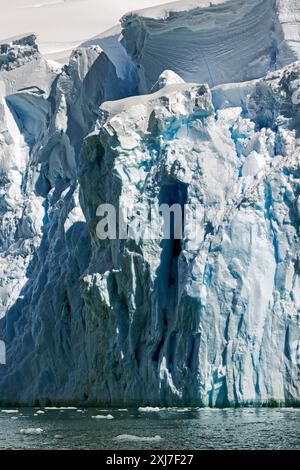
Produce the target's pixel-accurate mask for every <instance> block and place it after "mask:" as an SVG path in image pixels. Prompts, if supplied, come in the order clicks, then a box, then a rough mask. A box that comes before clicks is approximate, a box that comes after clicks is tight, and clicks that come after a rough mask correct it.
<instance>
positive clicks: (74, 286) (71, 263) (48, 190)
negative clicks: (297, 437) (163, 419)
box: [0, 0, 300, 407]
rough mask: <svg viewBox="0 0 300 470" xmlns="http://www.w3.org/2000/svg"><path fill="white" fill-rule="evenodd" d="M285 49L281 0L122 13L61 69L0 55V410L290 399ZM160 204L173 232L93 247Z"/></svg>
mask: <svg viewBox="0 0 300 470" xmlns="http://www.w3.org/2000/svg"><path fill="white" fill-rule="evenodd" d="M299 44H300V27H299V8H298V7H297V1H289V2H287V1H286V0H276V1H275V0H274V1H273V0H272V1H271V0H252V1H249V2H247V3H246V2H241V1H240V0H214V1H211V2H207V1H206V0H189V1H186V0H183V1H181V2H174V3H172V4H167V5H163V6H161V7H158V8H157V7H156V8H153V9H147V10H142V11H140V12H132V13H130V14H128V15H126V16H125V17H123V19H122V21H121V27H120V28H119V27H117V28H114V29H113V30H111V32H108V33H106V34H104V35H99V36H98V37H96V38H94V39H91V40H90V41H88V42H86V43H84V44H82V45H81V46H80V47H78V48H77V49H75V50H74V51H73V53H72V55H71V57H70V60H69V63H68V64H67V65H65V66H63V67H62V68H61V67H59V66H57V65H56V64H55V63H53V62H51V61H48V60H46V59H45V58H43V56H42V55H41V54H40V52H39V49H38V45H37V42H36V37H35V36H34V35H33V34H30V35H27V36H26V35H25V36H20V37H17V38H11V39H9V40H7V41H6V42H5V43H1V44H0V214H1V225H0V258H1V262H0V318H1V320H0V346H1V348H2V349H3V345H5V352H6V357H5V361H4V360H3V358H2V356H4V353H1V364H0V402H1V403H2V404H3V405H7V406H9V405H15V406H16V405H20V404H22V405H34V406H35V405H44V406H51V405H56V406H58V405H59V406H62V405H64V406H67V405H68V406H69V405H79V404H80V405H82V406H84V405H98V404H99V405H101V406H105V407H112V406H118V407H122V406H126V407H129V406H134V407H135V406H137V407H157V406H210V407H228V406H273V405H274V406H275V405H285V406H289V405H291V406H298V405H299V402H300V399H299V396H300V381H299V375H300V357H299V355H300V328H299V325H300V250H299V247H300V246H299V229H300V189H299V188H300V162H299V157H300V145H299V143H300V91H299V90H300V62H299V60H300V56H299V55H300V46H299ZM161 203H165V204H168V205H172V204H174V203H176V204H179V205H180V206H181V207H185V208H186V209H185V210H186V211H189V214H188V216H189V217H185V218H184V227H183V239H182V240H180V241H179V240H177V239H175V237H174V236H172V237H170V239H168V240H165V239H164V238H163V236H162V233H161V232H159V231H158V233H157V237H155V239H150V240H149V239H139V240H137V239H136V238H135V237H134V236H133V234H132V236H130V237H129V238H127V239H124V240H123V239H115V240H109V239H106V240H100V239H99V238H98V236H97V224H98V222H99V216H97V208H98V207H99V205H100V204H112V205H113V206H114V207H116V208H119V207H122V206H123V205H124V204H130V205H131V206H132V207H134V208H135V210H136V211H137V212H140V213H141V214H148V213H150V212H151V210H153V209H154V210H157V208H158V207H159V205H160V204H161ZM196 212H197V213H196ZM185 215H187V214H185ZM196 216H197V227H196V231H197V235H198V236H197V239H196V240H195V239H194V237H193V231H194V230H195V227H194V225H193V224H191V220H194V219H195V218H196ZM145 217H146V216H145ZM2 362H3V364H2ZM4 362H5V363H4Z"/></svg>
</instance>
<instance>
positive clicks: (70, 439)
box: [0, 408, 300, 450]
mask: <svg viewBox="0 0 300 470" xmlns="http://www.w3.org/2000/svg"><path fill="white" fill-rule="evenodd" d="M36 411H37V410H36V409H34V408H23V409H19V417H18V419H12V418H11V417H10V416H9V415H7V414H4V413H1V412H0V449H51V448H52V449H53V448H56V449H108V450H114V449H116V450H120V449H124V450H126V449H130V450H140V449H156V450H160V449H162V450H165V449H169V450H184V449H190V450H193V449H199V450H201V449H269V450H270V449H300V437H299V419H300V410H298V409H283V408H282V409H280V408H278V409H256V410H254V409H230V410H213V409H200V410H199V409H198V410H197V409H189V410H182V409H181V408H177V409H176V408H173V409H161V410H160V411H159V412H157V411H153V413H151V412H150V411H149V412H148V413H147V415H146V416H145V413H142V412H139V411H138V410H127V411H118V410H110V413H111V414H112V415H113V416H114V419H113V420H100V421H99V420H94V419H92V416H93V415H94V414H95V412H96V409H84V410H83V411H84V413H83V414H78V413H77V412H76V410H63V412H61V411H59V410H57V409H56V410H53V411H50V410H48V411H46V413H45V414H43V415H37V414H36ZM97 411H100V410H97Z"/></svg>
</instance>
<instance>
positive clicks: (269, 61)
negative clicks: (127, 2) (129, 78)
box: [122, 0, 300, 92]
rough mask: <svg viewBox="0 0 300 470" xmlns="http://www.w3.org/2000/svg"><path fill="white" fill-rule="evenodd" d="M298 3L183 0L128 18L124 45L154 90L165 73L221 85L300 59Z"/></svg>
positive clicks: (146, 87) (144, 83)
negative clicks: (167, 71)
mask: <svg viewBox="0 0 300 470" xmlns="http://www.w3.org/2000/svg"><path fill="white" fill-rule="evenodd" d="M299 19H300V13H299V6H298V2H297V0H292V1H290V0H250V1H247V2H245V1H244V0H215V1H206V0H193V1H190V0H188V1H179V2H174V3H171V4H170V5H169V4H166V5H163V6H162V7H161V8H159V7H154V8H152V9H151V8H150V9H146V10H141V11H138V12H133V13H130V14H128V15H125V16H124V18H123V22H122V24H123V33H122V34H123V37H124V39H123V43H124V46H125V48H126V49H127V51H128V53H129V54H130V55H131V57H132V59H133V61H134V62H135V63H136V64H137V66H138V74H139V81H140V89H141V90H142V91H143V92H145V91H149V90H150V89H151V87H152V86H153V84H154V83H155V81H156V80H157V76H158V75H159V74H160V73H161V72H163V71H164V70H165V69H171V70H173V71H174V72H176V73H178V74H179V75H180V76H181V77H182V78H184V79H185V80H186V81H190V82H195V81H196V82H199V81H200V82H207V83H209V85H210V86H216V85H219V84H222V83H228V82H242V81H245V80H251V79H254V78H258V77H262V76H264V75H265V74H266V73H267V72H268V71H269V70H274V69H278V68H281V67H283V66H284V65H286V64H288V63H291V62H294V61H295V60H299V59H300V29H299Z"/></svg>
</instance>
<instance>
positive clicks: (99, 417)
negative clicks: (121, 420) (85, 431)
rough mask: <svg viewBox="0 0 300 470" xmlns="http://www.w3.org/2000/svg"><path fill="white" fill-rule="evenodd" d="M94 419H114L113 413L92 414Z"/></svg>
mask: <svg viewBox="0 0 300 470" xmlns="http://www.w3.org/2000/svg"><path fill="white" fill-rule="evenodd" d="M92 419H114V417H113V416H112V415H106V416H105V415H96V416H92Z"/></svg>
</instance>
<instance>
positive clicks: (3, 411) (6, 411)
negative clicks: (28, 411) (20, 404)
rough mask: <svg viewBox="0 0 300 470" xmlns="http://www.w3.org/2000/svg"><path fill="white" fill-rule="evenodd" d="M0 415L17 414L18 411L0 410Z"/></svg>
mask: <svg viewBox="0 0 300 470" xmlns="http://www.w3.org/2000/svg"><path fill="white" fill-rule="evenodd" d="M1 413H7V414H11V413H19V410H1Z"/></svg>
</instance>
